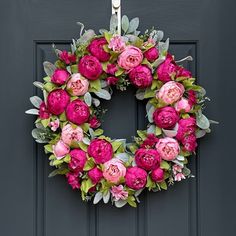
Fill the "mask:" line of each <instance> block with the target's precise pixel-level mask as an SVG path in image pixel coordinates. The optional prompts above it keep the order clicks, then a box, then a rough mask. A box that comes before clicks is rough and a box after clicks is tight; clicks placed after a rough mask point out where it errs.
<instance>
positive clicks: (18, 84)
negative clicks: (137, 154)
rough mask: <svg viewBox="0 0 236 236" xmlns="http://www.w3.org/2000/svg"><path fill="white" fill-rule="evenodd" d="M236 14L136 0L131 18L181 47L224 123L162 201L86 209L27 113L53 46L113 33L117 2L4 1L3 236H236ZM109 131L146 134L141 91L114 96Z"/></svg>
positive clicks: (171, 0) (212, 111)
mask: <svg viewBox="0 0 236 236" xmlns="http://www.w3.org/2000/svg"><path fill="white" fill-rule="evenodd" d="M235 8H236V3H235V1H233V0H231V1H230V0H225V1H223V0H156V1H154V0H145V1H144V0H129V1H123V2H122V14H126V15H128V16H129V17H130V18H132V17H135V16H138V17H139V18H140V29H141V30H142V31H144V30H145V29H146V28H151V27H152V26H155V27H156V28H158V29H161V30H164V32H165V38H168V37H169V38H170V39H171V46H170V50H171V52H172V53H173V54H175V56H176V58H178V59H181V58H183V57H185V56H187V55H191V56H193V58H194V61H193V62H191V63H188V64H185V66H186V67H188V68H189V69H190V70H191V71H192V72H193V74H194V75H195V76H197V78H198V82H199V83H200V84H201V85H203V87H205V88H206V90H207V93H208V96H209V97H210V98H211V100H212V102H210V103H209V104H208V107H207V110H206V112H205V113H206V114H207V116H208V117H209V118H211V119H215V120H218V121H220V125H219V126H214V127H213V132H212V134H211V135H209V136H207V137H206V138H204V139H203V140H202V141H201V143H200V145H199V148H198V152H197V156H196V157H195V158H192V159H191V163H190V165H191V168H192V169H193V174H194V175H195V178H192V179H189V180H187V181H183V182H182V183H179V184H176V185H175V186H173V187H170V188H169V190H168V191H166V192H164V191H162V192H160V193H156V194H153V193H149V192H146V193H144V194H143V195H142V197H141V204H140V205H139V206H138V208H137V209H133V208H130V207H124V208H122V209H116V208H115V207H112V206H111V205H104V204H99V205H97V206H94V205H92V204H90V203H88V204H86V203H84V202H82V200H81V199H80V194H79V192H74V191H72V190H71V188H70V187H69V186H68V184H67V183H66V180H65V178H63V177H55V178H50V179H49V178H48V177H47V176H48V174H49V172H50V171H51V169H50V167H49V166H48V160H47V158H46V155H45V154H44V153H43V148H42V147H41V146H40V145H36V144H35V143H34V140H33V139H32V138H31V136H30V133H31V129H32V128H33V117H31V116H26V115H25V114H24V111H25V110H27V109H28V108H29V107H30V103H29V101H28V97H30V96H32V95H33V94H35V93H36V90H35V89H34V88H33V85H32V82H33V81H35V80H38V81H40V80H41V79H42V77H43V75H44V72H43V68H42V62H43V61H44V60H48V61H53V60H54V59H55V58H54V54H53V52H52V50H51V45H52V43H55V44H56V45H57V47H58V48H68V47H69V44H70V40H71V38H77V37H78V35H79V30H80V29H79V27H78V26H77V25H76V22H77V21H80V22H83V23H84V24H85V27H86V28H87V29H88V28H93V29H95V30H98V29H100V28H104V27H106V26H108V24H109V19H110V14H111V4H110V0H100V1H91V0H87V1H83V0H67V1H65V0H64V1H63V0H60V1H58V0H48V1H43V0H21V1H19V0H11V1H9V0H1V1H0V26H1V27H0V29H1V31H0V32H1V33H0V34H1V38H0V65H1V87H0V88H1V92H0V102H1V116H0V119H1V120H0V121H1V122H0V125H1V134H0V137H1V142H0V143H1V149H0V152H1V171H0V181H1V194H0V200H1V201H0V204H1V208H0V209H1V213H0V235H2V236H16V235H19V236H65V235H78V236H108V235H112V236H120V235H123V236H154V235H160V236H172V235H178V236H179V235H180V236H223V235H227V236H231V235H232V236H233V235H235V231H236V226H235V223H236V216H235V199H236V190H235V180H234V179H235V177H236V174H235V166H236V161H235V157H236V154H235V151H234V150H235V149H234V147H235V131H236V129H235V125H234V123H235V119H234V116H235V114H236V112H235V97H234V94H235V90H234V89H236V79H235V66H234V64H235V62H234V61H235V60H234V57H233V56H234V54H235V49H236V46H235V42H234V40H233V39H234V37H235V35H236V34H235V33H236V30H235V26H234V24H235V20H236V17H235ZM103 105H104V106H105V107H106V108H108V109H109V111H108V113H107V114H106V116H105V124H104V125H103V127H104V129H105V130H106V134H107V135H110V136H111V137H116V138H127V139H128V140H131V137H132V136H134V135H135V131H136V130H137V129H142V128H144V126H145V122H146V121H145V119H146V118H145V112H144V104H142V102H137V101H136V100H135V98H134V90H133V89H129V90H128V91H127V92H124V93H122V94H121V93H119V94H118V93H116V92H115V93H114V95H113V99H112V101H109V102H104V103H103Z"/></svg>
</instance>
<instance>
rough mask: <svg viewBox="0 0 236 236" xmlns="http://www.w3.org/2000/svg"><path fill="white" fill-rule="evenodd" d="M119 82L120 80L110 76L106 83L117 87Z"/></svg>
mask: <svg viewBox="0 0 236 236" xmlns="http://www.w3.org/2000/svg"><path fill="white" fill-rule="evenodd" d="M118 80H119V78H118V77H115V76H109V77H107V78H106V81H107V84H108V85H116V83H117V82H118Z"/></svg>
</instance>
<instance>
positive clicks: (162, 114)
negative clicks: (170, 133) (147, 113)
mask: <svg viewBox="0 0 236 236" xmlns="http://www.w3.org/2000/svg"><path fill="white" fill-rule="evenodd" d="M153 120H154V123H155V124H156V125H157V126H158V127H160V128H164V129H171V128H173V127H174V126H175V124H176V123H177V122H178V120H179V114H178V113H177V111H176V110H175V109H174V108H173V107H162V108H157V109H156V110H155V112H154V113H153Z"/></svg>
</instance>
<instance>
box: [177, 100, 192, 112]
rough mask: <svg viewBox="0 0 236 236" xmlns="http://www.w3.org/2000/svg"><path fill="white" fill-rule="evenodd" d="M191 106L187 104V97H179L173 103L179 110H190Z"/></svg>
mask: <svg viewBox="0 0 236 236" xmlns="http://www.w3.org/2000/svg"><path fill="white" fill-rule="evenodd" d="M191 108H192V106H191V105H190V104H189V101H188V99H186V98H181V99H180V100H179V101H178V102H176V104H175V110H176V111H178V112H180V111H183V112H190V110H191Z"/></svg>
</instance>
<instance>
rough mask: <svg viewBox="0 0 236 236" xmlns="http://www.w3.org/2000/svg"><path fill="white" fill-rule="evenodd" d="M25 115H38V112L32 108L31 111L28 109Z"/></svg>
mask: <svg viewBox="0 0 236 236" xmlns="http://www.w3.org/2000/svg"><path fill="white" fill-rule="evenodd" d="M25 113H26V114H29V115H38V114H39V110H38V109H35V108H32V109H29V110H27V111H25Z"/></svg>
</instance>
